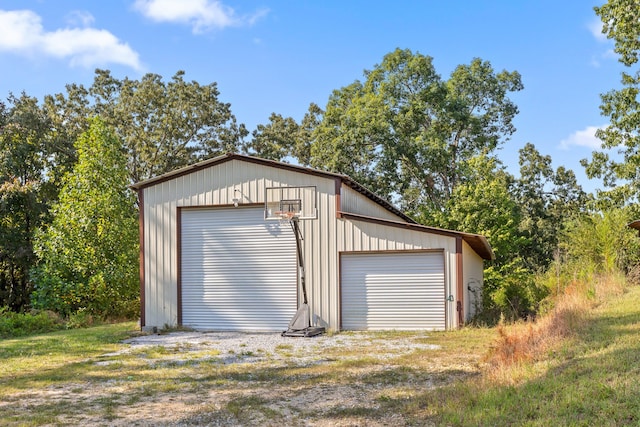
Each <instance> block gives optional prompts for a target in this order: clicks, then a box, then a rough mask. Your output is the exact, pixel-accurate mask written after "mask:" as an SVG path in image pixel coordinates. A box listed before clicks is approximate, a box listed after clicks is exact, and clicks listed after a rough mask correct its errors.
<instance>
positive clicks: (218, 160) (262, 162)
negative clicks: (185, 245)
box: [131, 153, 416, 224]
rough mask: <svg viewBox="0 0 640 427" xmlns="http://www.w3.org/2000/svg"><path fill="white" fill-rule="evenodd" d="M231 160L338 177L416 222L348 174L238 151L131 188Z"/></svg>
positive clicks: (380, 203)
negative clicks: (238, 152) (262, 157)
mask: <svg viewBox="0 0 640 427" xmlns="http://www.w3.org/2000/svg"><path fill="white" fill-rule="evenodd" d="M231 160H240V161H244V162H249V163H255V164H259V165H263V166H271V167H274V168H279V169H285V170H291V171H296V172H300V173H304V174H307V175H315V176H320V177H323V178H330V179H336V178H337V179H339V180H340V182H342V183H343V184H345V185H347V186H349V187H351V188H352V189H354V190H355V191H357V192H359V193H361V194H363V195H365V196H366V197H368V198H369V199H371V200H373V201H374V202H376V203H377V204H379V205H381V206H383V207H384V208H385V209H387V210H388V211H390V212H392V213H394V214H395V215H398V216H399V217H400V218H402V219H404V220H405V221H407V222H410V223H413V224H415V223H416V222H415V220H413V218H411V217H409V216H407V215H406V214H405V213H404V212H402V211H401V210H399V209H398V208H396V207H395V206H393V205H392V204H391V203H389V201H387V200H385V199H383V198H382V197H380V196H378V195H377V194H375V193H374V192H372V191H370V190H369V189H367V188H365V187H364V186H363V185H361V184H359V183H357V182H356V181H354V180H353V179H351V178H350V177H349V176H347V175H341V174H337V173H333V172H326V171H322V170H319V169H312V168H308V167H304V166H298V165H292V164H290V163H283V162H278V161H275V160H268V159H261V158H259V157H253V156H247V155H244V154H236V153H228V154H224V155H222V156H218V157H213V158H211V159H207V160H203V161H201V162H198V163H194V164H193V165H189V166H186V167H183V168H180V169H176V170H174V171H171V172H167V173H165V174H163V175H159V176H156V177H154V178H150V179H147V180H144V181H140V182H137V183H135V184H133V185H131V188H133V189H134V190H137V191H140V190H142V189H144V188H147V187H151V186H153V185H156V184H160V183H162V182H165V181H169V180H171V179H174V178H178V177H181V176H184V175H188V174H190V173H192V172H196V171H198V170H201V169H205V168H208V167H211V166H214V165H217V164H221V163H225V162H228V161H231Z"/></svg>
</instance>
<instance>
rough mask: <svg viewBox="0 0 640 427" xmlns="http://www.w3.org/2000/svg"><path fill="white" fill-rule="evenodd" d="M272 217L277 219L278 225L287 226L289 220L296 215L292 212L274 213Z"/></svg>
mask: <svg viewBox="0 0 640 427" xmlns="http://www.w3.org/2000/svg"><path fill="white" fill-rule="evenodd" d="M274 215H276V216H277V217H278V221H279V222H280V225H287V224H290V223H291V220H293V218H294V217H295V216H296V213H295V212H292V211H277V212H274Z"/></svg>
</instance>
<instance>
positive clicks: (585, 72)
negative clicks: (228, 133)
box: [0, 0, 622, 191]
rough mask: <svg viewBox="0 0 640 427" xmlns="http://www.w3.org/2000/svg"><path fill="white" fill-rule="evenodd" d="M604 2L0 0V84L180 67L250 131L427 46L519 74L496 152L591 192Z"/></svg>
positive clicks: (602, 88)
mask: <svg viewBox="0 0 640 427" xmlns="http://www.w3.org/2000/svg"><path fill="white" fill-rule="evenodd" d="M603 2H604V0H600V1H594V0H563V1H558V0H493V1H491V0H486V1H483V0H459V1H455V0H448V1H447V0H423V1H405V0H400V1H395V2H377V1H373V0H368V1H360V0H350V1H348V0H343V1H330V0H325V1H320V0H318V1H290V0H288V1H284V0H282V1H275V0H273V1H272V0H247V1H235V0H224V1H221V2H220V1H213V0H179V1H178V0H109V1H103V0H101V1H98V0H95V1H90V0H0V64H1V65H0V97H2V98H6V96H7V95H8V94H9V93H10V92H13V93H15V94H19V93H20V92H22V91H25V92H26V93H27V94H29V95H31V96H36V97H38V98H39V99H41V98H42V96H44V95H45V94H53V93H59V92H63V91H64V86H65V84H68V83H80V84H84V85H86V86H89V85H91V82H92V81H93V76H94V70H95V68H106V69H110V70H111V71H112V73H113V74H114V75H115V76H116V77H118V78H124V77H125V76H128V77H130V78H133V79H138V78H140V77H141V76H142V75H144V74H145V73H148V72H152V73H157V74H160V75H162V76H163V77H164V79H165V80H169V79H170V78H171V77H172V76H173V75H174V74H175V72H176V71H178V70H184V71H185V72H186V75H185V78H186V79H187V80H196V81H198V82H199V83H201V84H208V83H211V82H216V83H217V84H218V89H219V91H220V100H221V101H224V102H229V103H230V104H231V110H232V112H233V114H234V115H235V116H236V118H237V120H238V121H239V122H241V123H245V124H246V125H247V128H248V129H249V130H253V129H255V127H256V125H258V124H260V123H267V121H268V117H269V115H270V114H271V113H272V112H276V113H279V114H282V115H283V116H291V117H293V118H295V119H297V120H299V119H301V118H302V116H303V115H304V113H305V112H306V110H307V108H308V106H309V104H310V103H311V102H315V103H317V104H318V105H320V107H324V106H325V104H326V102H327V99H328V97H329V95H330V93H331V91H332V90H334V89H339V88H341V87H343V86H345V85H348V84H350V83H352V82H353V81H354V80H356V79H362V78H363V71H364V70H366V69H371V68H373V67H374V66H375V64H378V63H380V62H381V61H382V58H383V56H384V55H385V54H387V53H389V52H391V51H393V50H394V49H396V48H402V49H404V48H408V49H411V50H412V51H413V52H419V53H421V54H424V55H429V56H431V57H433V60H434V65H435V67H436V70H437V71H438V72H439V74H440V75H441V76H442V77H443V78H444V79H447V78H448V76H449V74H450V73H451V71H452V70H453V69H454V68H455V67H456V66H457V65H460V64H468V63H469V62H470V61H471V60H472V59H473V58H476V57H478V58H481V59H483V60H487V61H489V62H491V64H492V65H493V67H494V69H495V70H496V71H499V70H503V69H505V70H508V71H514V70H515V71H518V72H519V73H520V74H521V75H522V81H523V83H524V86H525V88H524V90H523V91H521V92H519V93H517V94H512V96H511V97H512V99H513V100H514V101H515V102H516V104H517V105H518V107H519V109H520V113H519V115H518V116H517V118H516V120H515V125H516V128H517V129H518V130H517V132H516V133H515V134H514V135H513V137H512V138H511V140H510V141H508V142H507V143H506V144H505V145H504V146H503V148H502V149H501V151H500V153H499V157H500V158H501V160H502V161H503V162H504V163H505V164H506V165H507V166H508V168H509V170H510V171H511V172H512V173H514V174H517V173H518V164H517V162H518V150H519V149H520V148H522V147H523V146H524V144H526V143H527V142H531V143H533V144H534V145H535V146H536V147H537V149H538V150H539V151H540V152H541V153H542V154H548V155H550V156H551V157H552V159H553V165H554V167H558V166H560V165H563V166H565V167H567V168H570V169H572V170H574V171H575V173H576V175H577V176H578V180H579V182H580V184H581V185H582V186H583V187H584V188H585V190H587V191H593V190H594V189H595V188H599V187H600V185H599V183H598V182H597V181H592V182H589V181H588V180H587V179H586V177H585V175H584V171H583V169H582V167H581V166H580V165H579V160H580V159H582V158H586V157H590V153H591V152H592V151H593V149H594V148H596V147H597V144H598V141H597V140H595V138H594V137H593V133H594V131H595V129H596V128H597V127H600V126H604V125H606V124H607V119H606V118H605V117H602V116H601V115H600V111H599V105H600V94H601V93H604V92H607V91H609V90H611V89H613V88H617V87H619V85H620V84H619V81H620V72H621V70H622V67H621V66H620V65H619V64H618V62H617V59H616V57H615V55H614V54H613V53H612V48H613V45H612V43H611V42H610V41H607V40H606V39H604V38H603V36H602V35H601V34H600V28H601V26H600V22H599V20H598V19H597V16H596V15H595V13H594V12H593V7H594V6H596V5H600V4H602V3H603Z"/></svg>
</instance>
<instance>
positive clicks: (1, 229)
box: [0, 94, 51, 311]
mask: <svg viewBox="0 0 640 427" xmlns="http://www.w3.org/2000/svg"><path fill="white" fill-rule="evenodd" d="M8 102H9V104H8V106H7V105H5V104H3V103H0V306H8V307H10V308H11V309H12V310H14V311H22V310H24V309H25V308H27V307H28V305H29V297H30V293H31V282H30V280H29V274H28V272H29V269H30V268H31V266H32V265H33V263H34V261H35V255H34V253H33V243H32V234H33V232H34V230H35V229H36V228H37V227H39V226H40V225H41V223H42V221H43V220H45V219H46V211H47V203H48V197H49V195H50V193H51V192H50V191H48V183H47V182H46V180H45V177H44V169H45V165H46V164H47V152H48V151H47V146H46V142H47V141H46V136H47V134H48V129H49V122H48V120H47V117H46V115H45V114H44V113H43V111H42V110H41V109H40V108H39V106H38V102H37V100H36V99H35V98H32V97H29V96H27V95H25V94H22V95H21V96H20V97H16V96H13V95H11V96H9V98H8Z"/></svg>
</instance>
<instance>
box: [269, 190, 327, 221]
mask: <svg viewBox="0 0 640 427" xmlns="http://www.w3.org/2000/svg"><path fill="white" fill-rule="evenodd" d="M264 200H265V202H264V219H266V220H276V221H281V220H283V219H293V218H294V217H295V218H298V219H303V220H304V219H316V218H317V217H318V208H317V195H316V187H315V186H314V185H306V186H300V187H267V188H266V189H265V196H264Z"/></svg>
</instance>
